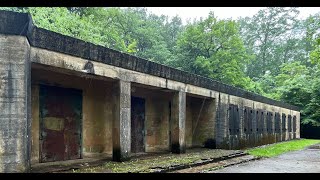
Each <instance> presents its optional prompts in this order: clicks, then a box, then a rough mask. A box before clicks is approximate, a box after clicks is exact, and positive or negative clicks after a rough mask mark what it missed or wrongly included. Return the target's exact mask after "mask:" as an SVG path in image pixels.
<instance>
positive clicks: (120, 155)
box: [112, 80, 131, 161]
mask: <svg viewBox="0 0 320 180" xmlns="http://www.w3.org/2000/svg"><path fill="white" fill-rule="evenodd" d="M113 101H114V106H113V107H114V110H113V115H114V117H113V128H112V142H113V151H112V157H113V160H114V161H125V160H128V159H129V158H130V152H131V84H130V82H126V81H122V80H120V81H118V82H116V83H115V85H114V87H113Z"/></svg>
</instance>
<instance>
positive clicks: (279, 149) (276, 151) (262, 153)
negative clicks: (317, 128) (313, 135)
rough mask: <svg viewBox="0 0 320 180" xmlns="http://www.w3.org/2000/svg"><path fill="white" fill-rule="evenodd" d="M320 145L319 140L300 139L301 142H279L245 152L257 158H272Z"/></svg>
mask: <svg viewBox="0 0 320 180" xmlns="http://www.w3.org/2000/svg"><path fill="white" fill-rule="evenodd" d="M317 143H320V140H315V139H301V140H292V141H288V142H281V143H277V144H273V145H269V146H266V147H259V148H254V149H250V150H247V152H248V153H249V154H251V155H254V156H257V157H273V156H278V155H280V154H283V153H285V152H289V151H296V150H301V149H304V148H305V147H307V146H310V145H313V144H317Z"/></svg>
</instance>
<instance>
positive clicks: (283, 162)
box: [212, 147, 320, 173]
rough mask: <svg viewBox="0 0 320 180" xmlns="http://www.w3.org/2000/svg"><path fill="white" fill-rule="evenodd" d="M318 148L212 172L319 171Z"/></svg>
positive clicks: (319, 151) (319, 157) (319, 153)
mask: <svg viewBox="0 0 320 180" xmlns="http://www.w3.org/2000/svg"><path fill="white" fill-rule="evenodd" d="M319 172H320V149H319V147H316V148H312V147H311V148H308V149H304V150H300V151H293V152H288V153H285V154H282V155H280V156H277V157H273V158H268V159H262V160H257V161H252V162H247V163H243V164H239V165H235V166H230V167H226V168H223V169H219V170H216V171H212V173H319Z"/></svg>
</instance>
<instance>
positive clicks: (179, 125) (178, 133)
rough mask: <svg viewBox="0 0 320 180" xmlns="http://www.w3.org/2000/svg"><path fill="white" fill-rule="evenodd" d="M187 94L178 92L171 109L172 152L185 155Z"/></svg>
mask: <svg viewBox="0 0 320 180" xmlns="http://www.w3.org/2000/svg"><path fill="white" fill-rule="evenodd" d="M185 125H186V93H185V92H181V91H179V92H177V93H175V94H174V96H173V100H172V108H171V126H170V127H171V152H173V153H185V152H186V142H185Z"/></svg>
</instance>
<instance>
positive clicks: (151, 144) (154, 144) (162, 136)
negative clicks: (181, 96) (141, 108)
mask: <svg viewBox="0 0 320 180" xmlns="http://www.w3.org/2000/svg"><path fill="white" fill-rule="evenodd" d="M131 95H132V96H135V97H140V98H144V99H145V101H146V104H145V138H146V141H145V147H146V148H145V151H146V152H162V151H169V150H170V149H169V147H170V144H169V140H170V138H169V118H170V117H169V116H170V107H169V104H170V102H171V99H172V93H169V92H164V91H161V90H159V89H151V88H150V87H149V88H148V87H141V86H140V87H139V86H137V85H132V90H131Z"/></svg>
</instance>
